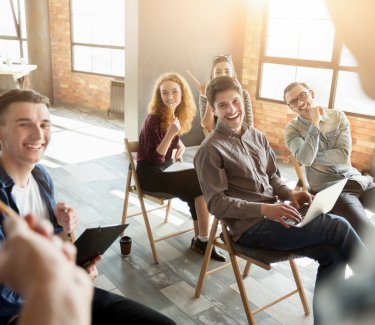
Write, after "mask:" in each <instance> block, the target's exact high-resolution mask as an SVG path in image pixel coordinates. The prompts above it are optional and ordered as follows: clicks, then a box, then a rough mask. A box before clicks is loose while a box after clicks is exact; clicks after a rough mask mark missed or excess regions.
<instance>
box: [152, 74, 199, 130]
mask: <svg viewBox="0 0 375 325" xmlns="http://www.w3.org/2000/svg"><path fill="white" fill-rule="evenodd" d="M165 81H173V82H175V83H177V84H178V85H179V86H180V88H181V103H180V104H179V105H178V106H177V107H176V109H175V112H174V114H173V112H172V111H171V110H170V109H167V107H166V106H165V104H164V103H163V100H162V98H161V91H160V86H161V85H162V83H163V82H165ZM148 111H149V112H150V114H155V115H158V116H159V117H160V126H161V128H162V129H165V130H166V129H167V128H168V126H169V124H170V123H171V121H172V119H173V118H174V116H176V117H177V118H178V119H179V121H180V125H181V130H180V133H179V135H182V134H184V133H187V132H189V131H190V129H191V124H192V121H193V118H194V117H195V113H196V111H197V107H196V105H195V102H194V100H193V95H192V93H191V90H190V87H189V85H188V84H187V82H186V80H185V79H184V78H183V77H181V76H180V75H179V74H178V73H174V72H171V73H166V74H164V75H161V76H160V77H159V79H158V80H157V81H156V83H155V86H154V90H153V92H152V97H151V101H150V103H149V104H148Z"/></svg>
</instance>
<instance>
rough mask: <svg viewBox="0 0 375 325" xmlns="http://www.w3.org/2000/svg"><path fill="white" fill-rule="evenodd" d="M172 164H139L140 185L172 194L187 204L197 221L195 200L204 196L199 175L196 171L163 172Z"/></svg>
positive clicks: (154, 190)
mask: <svg viewBox="0 0 375 325" xmlns="http://www.w3.org/2000/svg"><path fill="white" fill-rule="evenodd" d="M171 163H172V162H171ZM171 163H166V164H164V165H160V166H154V165H151V164H147V162H138V164H137V175H138V179H139V183H140V184H141V186H142V189H143V190H147V191H150V192H159V193H167V194H171V195H173V196H175V197H178V198H179V199H180V200H182V201H184V202H186V203H187V204H188V206H189V209H190V213H191V216H192V218H193V219H194V220H197V212H196V210H195V198H196V197H199V196H201V195H202V190H201V188H200V185H199V181H198V176H197V173H196V172H195V169H186V170H182V171H176V172H170V173H166V172H163V170H164V169H165V168H167V167H168V166H169V165H171Z"/></svg>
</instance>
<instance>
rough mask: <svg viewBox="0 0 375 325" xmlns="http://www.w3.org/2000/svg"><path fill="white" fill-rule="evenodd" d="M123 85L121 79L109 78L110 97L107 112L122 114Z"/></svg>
mask: <svg viewBox="0 0 375 325" xmlns="http://www.w3.org/2000/svg"><path fill="white" fill-rule="evenodd" d="M124 87H125V83H124V82H123V81H117V80H111V98H110V107H109V111H108V113H114V114H121V115H124Z"/></svg>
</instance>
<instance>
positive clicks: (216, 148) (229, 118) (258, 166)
mask: <svg viewBox="0 0 375 325" xmlns="http://www.w3.org/2000/svg"><path fill="white" fill-rule="evenodd" d="M206 93H207V98H208V101H209V103H210V105H211V106H212V107H213V109H214V113H215V114H216V115H217V117H218V124H217V127H216V129H215V130H214V132H212V133H211V134H210V136H209V137H207V138H206V139H205V140H204V142H203V143H202V145H201V147H200V148H199V150H198V152H197V153H196V155H195V159H194V163H195V167H196V171H197V174H198V178H199V181H200V184H201V188H202V191H203V195H204V197H205V200H206V202H207V206H208V209H209V211H210V212H211V213H212V214H213V215H215V216H216V217H217V218H220V219H222V220H223V221H224V222H225V224H226V225H227V226H228V227H229V230H230V232H231V235H232V239H233V240H235V241H236V242H237V243H238V244H240V245H242V246H245V247H250V248H261V249H276V250H287V251H292V252H296V253H297V254H301V255H304V256H307V257H310V258H314V259H317V260H318V262H319V264H320V265H319V268H318V274H317V280H316V285H315V289H316V290H317V289H318V288H320V286H321V285H322V281H323V280H324V279H325V278H327V277H328V276H330V275H331V274H333V273H335V275H336V276H337V277H338V278H344V275H345V272H344V271H345V269H344V268H343V266H344V265H346V264H347V263H348V262H351V261H352V258H353V256H354V254H355V249H357V248H358V249H360V251H365V250H366V249H365V247H364V245H363V243H362V241H361V239H360V238H359V237H358V235H357V234H356V232H355V231H354V230H353V228H352V227H351V226H350V224H349V223H348V222H347V221H346V220H345V219H343V218H341V217H339V216H336V215H332V214H326V215H320V216H318V217H317V218H315V219H314V220H313V221H311V222H310V223H308V224H306V225H305V226H303V227H301V228H299V227H293V226H289V225H288V224H287V223H286V222H285V218H287V219H292V220H294V221H298V220H300V219H301V216H300V214H299V212H298V211H297V209H296V208H298V207H299V206H300V205H302V204H303V203H306V202H310V201H311V199H312V196H311V195H310V194H308V193H306V192H296V191H293V190H291V189H289V188H288V187H287V186H286V185H285V184H284V183H283V181H282V180H281V179H280V177H278V176H277V174H276V165H275V161H274V160H273V158H272V156H271V155H270V147H269V144H268V141H267V139H266V138H265V136H264V135H263V134H262V133H261V132H260V131H258V130H257V129H255V128H252V127H248V126H246V125H245V124H243V123H242V122H243V118H244V107H243V102H242V98H241V94H242V91H241V85H240V84H239V83H238V82H237V81H236V80H233V79H232V78H229V77H220V78H216V79H214V80H213V81H211V82H210V84H209V85H208V87H207V91H206ZM275 195H277V196H278V197H279V198H280V199H284V200H290V201H291V202H292V203H293V206H292V205H288V204H286V203H282V202H276V200H275ZM354 271H356V270H354ZM323 284H324V282H323ZM316 316H317V314H316V301H315V299H314V317H316ZM317 322H318V320H316V323H317Z"/></svg>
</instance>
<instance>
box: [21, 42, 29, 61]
mask: <svg viewBox="0 0 375 325" xmlns="http://www.w3.org/2000/svg"><path fill="white" fill-rule="evenodd" d="M22 48H23V59H24V62H25V63H28V62H29V53H28V52H27V41H23V42H22Z"/></svg>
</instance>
